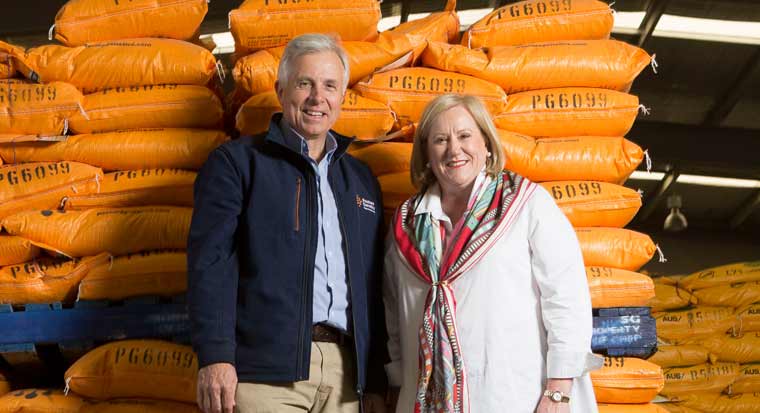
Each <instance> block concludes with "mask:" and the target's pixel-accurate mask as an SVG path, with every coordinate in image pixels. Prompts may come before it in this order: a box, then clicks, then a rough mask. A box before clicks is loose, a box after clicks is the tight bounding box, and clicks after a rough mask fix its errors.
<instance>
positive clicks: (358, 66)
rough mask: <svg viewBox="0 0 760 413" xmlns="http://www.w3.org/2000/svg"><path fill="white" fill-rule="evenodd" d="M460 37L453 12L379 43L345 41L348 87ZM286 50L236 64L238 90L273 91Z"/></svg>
mask: <svg viewBox="0 0 760 413" xmlns="http://www.w3.org/2000/svg"><path fill="white" fill-rule="evenodd" d="M458 33H459V19H458V18H457V16H456V13H454V12H453V11H445V12H438V13H432V14H430V15H429V16H427V17H424V18H422V19H419V20H413V21H410V22H406V23H401V24H400V25H398V26H396V27H395V28H393V29H391V30H388V31H385V32H382V33H380V36H379V37H378V39H377V41H376V42H352V41H345V42H342V43H341V46H342V47H343V49H344V50H345V51H346V55H347V57H348V62H349V69H350V72H351V73H350V76H349V81H348V84H349V85H353V84H355V83H356V82H358V81H359V80H361V79H362V78H364V77H366V76H369V75H371V74H372V73H374V72H375V71H377V69H379V68H383V67H385V66H388V65H390V64H392V63H393V64H399V63H403V64H408V63H411V62H412V61H414V60H416V59H417V58H418V57H419V56H420V54H422V51H423V50H425V48H426V47H427V42H428V41H438V42H446V41H450V40H452V39H453V38H454V37H456V35H457V34H458ZM284 50H285V47H284V46H280V47H275V48H272V49H267V50H259V51H257V52H255V53H252V54H250V55H248V56H244V57H242V58H240V59H238V61H237V62H236V63H235V68H234V69H233V70H232V75H233V77H234V78H235V86H236V87H238V88H240V89H241V90H243V91H245V92H246V93H247V94H248V95H250V96H253V95H257V94H259V93H263V92H266V91H269V90H274V82H275V81H276V80H277V71H278V65H279V63H280V58H281V57H282V53H283V51H284Z"/></svg>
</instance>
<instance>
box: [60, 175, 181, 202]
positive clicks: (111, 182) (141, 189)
mask: <svg viewBox="0 0 760 413" xmlns="http://www.w3.org/2000/svg"><path fill="white" fill-rule="evenodd" d="M195 176H196V173H195V172H191V171H185V170H181V169H142V170H137V171H118V172H111V173H108V174H105V175H104V176H103V181H102V182H98V183H97V186H96V187H94V188H89V189H90V190H88V191H86V192H87V193H86V194H82V195H79V194H73V195H69V196H67V197H65V198H64V199H63V200H61V207H62V209H64V210H67V211H68V210H81V209H90V208H124V207H136V206H147V205H172V206H186V207H192V206H193V184H194V183H195ZM89 186H90V187H93V186H95V184H90V185H89Z"/></svg>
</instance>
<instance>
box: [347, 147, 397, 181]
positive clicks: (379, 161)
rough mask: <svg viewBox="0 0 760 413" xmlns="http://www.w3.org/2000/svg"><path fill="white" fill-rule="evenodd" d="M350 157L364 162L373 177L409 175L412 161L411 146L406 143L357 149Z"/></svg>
mask: <svg viewBox="0 0 760 413" xmlns="http://www.w3.org/2000/svg"><path fill="white" fill-rule="evenodd" d="M351 156H353V157H354V158H356V159H358V160H360V161H362V162H364V163H366V164H367V166H369V169H371V170H372V174H373V175H375V176H380V175H387V174H393V173H407V175H408V173H409V168H410V163H411V161H412V144H411V143H407V142H381V143H374V144H370V145H369V146H367V147H364V148H360V149H357V150H356V151H354V152H352V153H351Z"/></svg>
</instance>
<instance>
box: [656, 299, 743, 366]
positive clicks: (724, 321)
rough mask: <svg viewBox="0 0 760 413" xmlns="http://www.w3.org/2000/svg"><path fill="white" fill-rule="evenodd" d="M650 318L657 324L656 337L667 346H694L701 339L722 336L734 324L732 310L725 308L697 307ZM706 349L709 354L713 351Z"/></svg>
mask: <svg viewBox="0 0 760 413" xmlns="http://www.w3.org/2000/svg"><path fill="white" fill-rule="evenodd" d="M652 317H654V319H655V321H656V322H657V337H658V338H659V339H661V340H665V341H667V342H668V343H669V344H695V343H696V342H697V341H698V340H700V339H702V338H706V337H709V336H712V335H715V334H724V333H726V332H727V331H729V330H730V329H732V328H733V327H734V325H735V324H736V316H735V315H734V310H733V309H732V308H725V307H705V306H698V307H694V308H691V309H688V310H681V311H664V312H660V313H654V314H652ZM702 345H704V344H702ZM705 347H706V346H705ZM708 349H709V350H710V351H711V352H712V350H713V349H712V348H709V347H708ZM721 361H734V360H723V359H721Z"/></svg>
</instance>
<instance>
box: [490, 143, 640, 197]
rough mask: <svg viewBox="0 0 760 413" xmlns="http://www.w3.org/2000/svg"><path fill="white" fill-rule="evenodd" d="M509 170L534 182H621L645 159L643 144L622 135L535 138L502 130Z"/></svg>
mask: <svg viewBox="0 0 760 413" xmlns="http://www.w3.org/2000/svg"><path fill="white" fill-rule="evenodd" d="M499 138H500V140H501V143H502V146H503V148H504V152H505V154H506V155H507V162H506V164H505V165H504V167H505V168H506V169H509V170H510V171H514V172H517V173H518V174H520V175H522V176H524V177H526V178H528V179H530V180H531V181H533V182H546V181H572V180H584V181H601V182H610V183H615V184H621V185H622V183H623V182H624V181H625V180H626V179H627V178H628V176H629V175H630V174H631V173H633V171H634V170H636V167H637V166H638V165H639V164H640V163H641V161H642V160H643V159H644V152H643V151H642V150H641V147H639V146H638V145H636V144H635V143H633V142H631V141H629V140H627V139H625V138H623V137H602V136H575V137H565V138H561V139H560V138H548V139H535V138H532V137H530V136H527V135H521V134H518V133H512V132H508V131H505V130H499Z"/></svg>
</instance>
